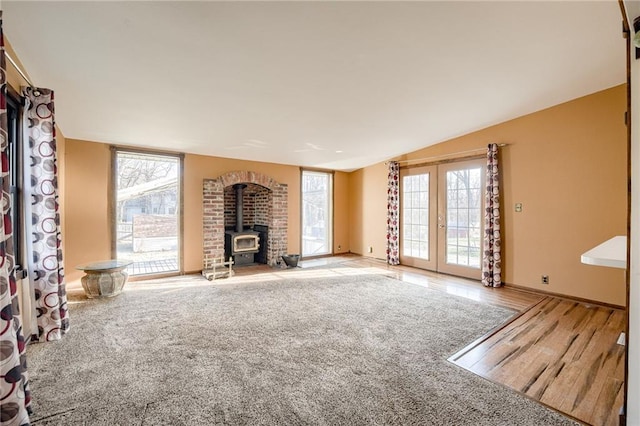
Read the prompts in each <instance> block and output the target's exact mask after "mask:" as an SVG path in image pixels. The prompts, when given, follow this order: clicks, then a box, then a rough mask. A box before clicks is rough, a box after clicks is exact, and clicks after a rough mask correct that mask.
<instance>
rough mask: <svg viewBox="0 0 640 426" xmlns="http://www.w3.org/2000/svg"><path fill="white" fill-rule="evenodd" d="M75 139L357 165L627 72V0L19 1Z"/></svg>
mask: <svg viewBox="0 0 640 426" xmlns="http://www.w3.org/2000/svg"><path fill="white" fill-rule="evenodd" d="M2 7H3V9H4V28H5V34H6V36H7V38H8V40H9V42H10V43H11V44H12V46H13V48H14V50H15V51H16V53H17V55H18V56H19V58H20V60H21V61H22V63H23V64H24V66H25V68H26V69H27V71H28V72H29V74H30V77H31V79H32V80H33V82H34V84H36V85H38V86H40V87H49V88H52V89H54V90H55V92H56V117H57V122H58V124H59V125H60V127H61V129H62V131H63V133H64V135H65V136H66V137H68V138H75V139H84V140H90V141H96V142H107V143H115V144H123V145H133V146H141V147H154V148H159V149H163V150H173V151H181V152H188V153H197V154H205V155H214V156H221V157H231V158H241V159H248V160H259V161H267V162H275V163H284V164H295V165H301V166H309V167H322V168H331V169H336V170H353V169H356V168H359V167H363V166H366V165H370V164H373V163H376V162H378V161H382V160H385V159H388V158H391V157H393V156H396V155H399V154H403V153H406V152H410V151H413V150H416V149H419V148H422V147H425V146H428V145H432V144H435V143H438V142H442V141H444V140H447V139H449V138H452V137H455V136H459V135H462V134H466V133H469V132H471V131H474V130H478V129H481V128H484V127H487V126H489V125H492V124H497V123H500V122H503V121H505V120H509V119H512V118H515V117H518V116H522V115H524V114H528V113H531V112H535V111H538V110H541V109H544V108H547V107H550V106H552V105H556V104H558V103H562V102H565V101H568V100H571V99H575V98H577V97H580V96H584V95H587V94H590V93H593V92H596V91H599V90H603V89H606V88H609V87H612V86H615V85H618V84H621V83H624V81H625V51H624V50H625V48H624V40H623V38H622V32H621V14H620V9H619V6H618V3H617V2H616V1H615V0H609V1H584V2H582V1H566V2H537V1H536V2H508V1H493V2H484V1H473V2H457V1H446V2H395V1H388V2H343V1H337V2H243V1H239V2H189V1H145V2H142V1H114V2H111V1H109V2H91V1H86V2H85V1H82V2H75V1H71V2H59V1H44V2H37V1H26V2H25V1H11V0H9V1H8V0H5V1H3V2H2Z"/></svg>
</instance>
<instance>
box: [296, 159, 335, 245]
mask: <svg viewBox="0 0 640 426" xmlns="http://www.w3.org/2000/svg"><path fill="white" fill-rule="evenodd" d="M301 186H302V256H303V257H309V256H320V255H325V254H331V253H332V251H333V250H332V235H333V223H332V222H333V205H332V204H333V203H332V198H333V174H332V173H327V172H318V171H309V170H303V171H302V185H301Z"/></svg>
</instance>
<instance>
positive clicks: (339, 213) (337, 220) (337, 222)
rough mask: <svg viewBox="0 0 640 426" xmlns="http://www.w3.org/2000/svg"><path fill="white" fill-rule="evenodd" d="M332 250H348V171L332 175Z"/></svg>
mask: <svg viewBox="0 0 640 426" xmlns="http://www.w3.org/2000/svg"><path fill="white" fill-rule="evenodd" d="M333 212H334V213H333V252H334V253H348V252H349V249H350V247H349V224H350V222H351V220H350V215H349V173H345V172H335V174H334V175H333Z"/></svg>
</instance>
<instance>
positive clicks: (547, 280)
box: [540, 275, 549, 285]
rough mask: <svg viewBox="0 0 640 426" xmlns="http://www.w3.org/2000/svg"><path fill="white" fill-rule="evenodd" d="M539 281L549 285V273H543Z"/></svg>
mask: <svg viewBox="0 0 640 426" xmlns="http://www.w3.org/2000/svg"><path fill="white" fill-rule="evenodd" d="M540 283H541V284H545V285H549V275H543V276H542V277H541V278H540Z"/></svg>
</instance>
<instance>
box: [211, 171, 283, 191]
mask: <svg viewBox="0 0 640 426" xmlns="http://www.w3.org/2000/svg"><path fill="white" fill-rule="evenodd" d="M218 179H220V181H221V182H222V186H225V187H226V186H231V185H235V184H236V183H255V184H256V185H260V186H264V187H265V188H267V189H269V190H270V191H273V188H274V187H276V186H277V185H279V184H278V182H276V181H275V180H274V179H273V178H271V177H269V176H267V175H264V174H262V173H258V172H251V171H235V172H229V173H225V174H223V175H221V176H220V177H218Z"/></svg>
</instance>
